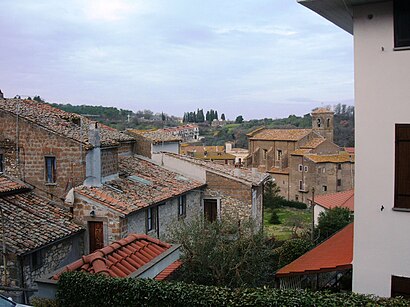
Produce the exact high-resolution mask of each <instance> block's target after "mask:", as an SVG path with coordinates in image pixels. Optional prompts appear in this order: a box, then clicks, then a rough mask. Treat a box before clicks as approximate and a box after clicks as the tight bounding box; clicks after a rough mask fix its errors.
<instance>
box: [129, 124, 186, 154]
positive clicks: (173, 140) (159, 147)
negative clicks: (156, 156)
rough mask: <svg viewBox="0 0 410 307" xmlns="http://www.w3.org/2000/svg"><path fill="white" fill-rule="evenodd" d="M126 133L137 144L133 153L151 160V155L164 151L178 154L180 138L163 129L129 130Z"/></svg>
mask: <svg viewBox="0 0 410 307" xmlns="http://www.w3.org/2000/svg"><path fill="white" fill-rule="evenodd" d="M127 133H128V134H130V135H131V136H133V137H134V138H135V139H136V140H137V143H136V145H135V153H136V154H137V155H142V156H144V157H147V158H151V157H152V154H153V153H157V152H161V151H165V152H172V153H176V154H179V152H180V143H181V141H182V137H180V136H175V135H173V134H170V133H168V132H165V131H164V130H163V129H158V130H136V129H129V130H127Z"/></svg>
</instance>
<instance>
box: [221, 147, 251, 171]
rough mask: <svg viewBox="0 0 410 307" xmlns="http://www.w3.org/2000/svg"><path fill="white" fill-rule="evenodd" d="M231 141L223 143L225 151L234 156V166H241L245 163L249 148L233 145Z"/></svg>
mask: <svg viewBox="0 0 410 307" xmlns="http://www.w3.org/2000/svg"><path fill="white" fill-rule="evenodd" d="M233 145H234V143H233V142H226V143H225V152H226V153H227V154H231V155H233V156H235V166H239V167H241V166H243V165H244V164H245V161H246V158H247V157H248V155H249V150H247V149H245V148H239V147H233Z"/></svg>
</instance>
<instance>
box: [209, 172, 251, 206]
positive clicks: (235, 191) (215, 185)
mask: <svg viewBox="0 0 410 307" xmlns="http://www.w3.org/2000/svg"><path fill="white" fill-rule="evenodd" d="M206 183H207V185H208V187H209V188H210V189H212V190H216V191H221V192H222V193H224V194H225V195H228V196H231V197H233V198H236V199H238V200H242V201H245V202H249V203H251V202H252V195H251V187H250V186H248V185H246V184H244V183H241V182H239V181H237V180H234V179H230V178H227V177H224V176H221V175H217V174H214V173H211V172H208V171H207V172H206Z"/></svg>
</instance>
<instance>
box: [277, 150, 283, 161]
mask: <svg viewBox="0 0 410 307" xmlns="http://www.w3.org/2000/svg"><path fill="white" fill-rule="evenodd" d="M276 160H278V161H280V160H282V150H280V149H278V150H277V151H276Z"/></svg>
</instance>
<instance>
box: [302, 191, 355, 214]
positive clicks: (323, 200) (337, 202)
mask: <svg viewBox="0 0 410 307" xmlns="http://www.w3.org/2000/svg"><path fill="white" fill-rule="evenodd" d="M310 200H311V199H310ZM315 204H318V205H320V206H322V207H323V208H326V209H331V208H335V207H343V208H348V209H350V211H354V190H349V191H344V192H338V193H332V194H325V195H318V196H315Z"/></svg>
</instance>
